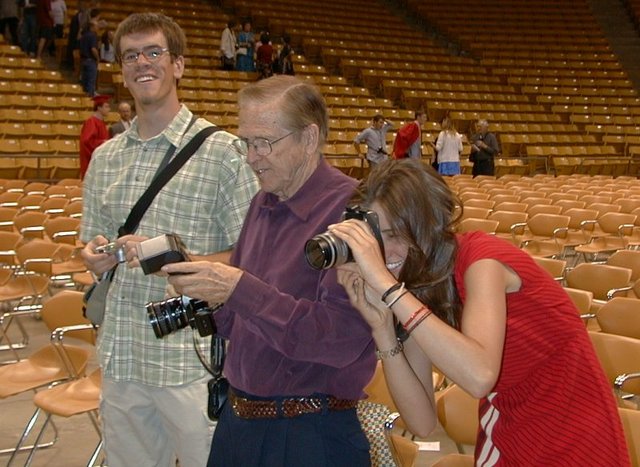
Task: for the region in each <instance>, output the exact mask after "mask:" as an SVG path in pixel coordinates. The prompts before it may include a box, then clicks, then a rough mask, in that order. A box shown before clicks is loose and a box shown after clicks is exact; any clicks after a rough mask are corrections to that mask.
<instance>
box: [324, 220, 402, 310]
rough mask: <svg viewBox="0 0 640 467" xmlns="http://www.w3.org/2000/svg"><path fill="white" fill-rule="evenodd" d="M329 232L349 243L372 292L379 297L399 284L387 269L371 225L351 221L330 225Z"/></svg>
mask: <svg viewBox="0 0 640 467" xmlns="http://www.w3.org/2000/svg"><path fill="white" fill-rule="evenodd" d="M329 231H330V232H331V233H333V234H334V235H336V236H337V237H338V238H340V239H341V240H343V241H345V242H347V245H349V248H350V249H351V253H352V254H353V258H354V260H355V262H356V264H357V266H358V271H359V272H360V274H361V275H362V277H363V278H364V280H365V282H366V283H367V284H368V285H369V287H371V289H372V292H376V293H377V294H378V297H380V296H381V295H382V293H384V291H385V290H387V289H388V288H389V287H391V286H392V285H393V284H395V283H396V282H397V280H396V279H395V278H394V277H393V274H391V272H389V270H388V269H387V263H386V259H385V258H384V256H383V254H382V251H381V250H380V246H379V245H378V240H377V239H376V238H375V236H374V235H373V232H372V231H371V228H370V227H369V224H367V223H366V222H363V221H359V220H355V219H350V220H347V221H344V222H340V223H339V224H333V225H330V226H329ZM343 267H346V268H350V267H351V266H350V265H349V263H347V264H345V265H343V266H341V268H343Z"/></svg>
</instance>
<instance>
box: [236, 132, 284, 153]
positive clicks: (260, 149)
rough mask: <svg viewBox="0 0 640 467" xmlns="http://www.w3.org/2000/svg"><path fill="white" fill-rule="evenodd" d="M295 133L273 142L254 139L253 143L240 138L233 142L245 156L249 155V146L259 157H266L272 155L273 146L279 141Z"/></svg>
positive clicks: (265, 139)
mask: <svg viewBox="0 0 640 467" xmlns="http://www.w3.org/2000/svg"><path fill="white" fill-rule="evenodd" d="M294 133H295V131H291V132H289V133H287V134H286V135H284V136H281V137H280V138H276V139H274V140H271V141H269V140H268V139H267V138H254V139H253V141H249V140H248V139H247V138H238V139H235V140H234V141H233V145H234V146H235V148H236V149H237V150H238V152H239V153H240V154H241V155H243V156H246V155H247V154H249V146H252V147H253V149H255V151H256V154H257V155H259V156H262V157H264V156H268V155H269V154H271V151H273V148H272V146H273V145H274V144H276V143H277V142H278V141H282V140H283V139H285V138H286V137H287V136H291V135H292V134H294Z"/></svg>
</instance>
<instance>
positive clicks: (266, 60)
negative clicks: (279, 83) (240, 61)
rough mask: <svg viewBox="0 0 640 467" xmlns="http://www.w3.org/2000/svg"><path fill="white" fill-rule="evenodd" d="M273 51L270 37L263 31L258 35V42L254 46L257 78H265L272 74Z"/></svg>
mask: <svg viewBox="0 0 640 467" xmlns="http://www.w3.org/2000/svg"><path fill="white" fill-rule="evenodd" d="M274 56H275V52H274V50H273V45H272V44H271V37H270V36H269V34H268V33H266V32H263V33H262V34H261V35H260V44H259V46H258V47H257V48H256V67H257V68H258V79H265V78H268V77H270V76H271V75H273V59H274Z"/></svg>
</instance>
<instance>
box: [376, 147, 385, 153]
mask: <svg viewBox="0 0 640 467" xmlns="http://www.w3.org/2000/svg"><path fill="white" fill-rule="evenodd" d="M376 152H377V153H378V154H385V155H386V154H387V151H385V150H384V148H382V147H380V148H378V149H377V150H376Z"/></svg>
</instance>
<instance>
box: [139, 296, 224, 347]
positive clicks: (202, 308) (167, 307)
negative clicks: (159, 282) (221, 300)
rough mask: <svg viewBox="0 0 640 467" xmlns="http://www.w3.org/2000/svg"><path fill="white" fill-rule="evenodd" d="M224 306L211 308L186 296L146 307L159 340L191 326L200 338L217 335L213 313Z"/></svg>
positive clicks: (153, 303) (149, 304)
mask: <svg viewBox="0 0 640 467" xmlns="http://www.w3.org/2000/svg"><path fill="white" fill-rule="evenodd" d="M220 306H222V305H217V306H216V307H214V308H211V307H210V306H209V304H208V303H207V302H205V301H204V300H196V299H194V298H189V297H187V296H185V295H180V296H178V297H172V298H168V299H166V300H162V301H158V302H149V303H147V304H146V305H145V308H146V309H147V316H148V318H149V323H150V324H151V327H152V328H153V332H154V333H155V335H156V337H157V338H158V339H161V338H163V337H164V336H168V335H169V334H171V333H172V332H175V331H178V330H179V329H182V328H186V327H187V326H191V329H196V330H197V331H198V334H200V336H202V337H205V336H211V335H213V334H215V333H216V323H215V321H214V319H213V313H214V312H215V310H217V309H218V308H220Z"/></svg>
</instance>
